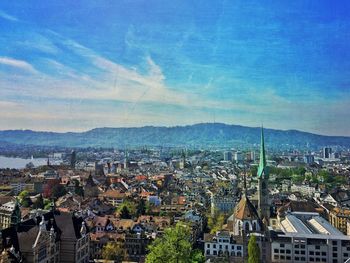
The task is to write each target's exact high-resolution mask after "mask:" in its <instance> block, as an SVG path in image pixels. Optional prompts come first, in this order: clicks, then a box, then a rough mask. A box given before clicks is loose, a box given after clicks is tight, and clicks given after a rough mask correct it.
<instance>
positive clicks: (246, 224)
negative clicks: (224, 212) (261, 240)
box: [244, 222, 249, 231]
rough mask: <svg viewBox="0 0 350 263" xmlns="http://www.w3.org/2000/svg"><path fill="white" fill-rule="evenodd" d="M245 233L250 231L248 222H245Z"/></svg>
mask: <svg viewBox="0 0 350 263" xmlns="http://www.w3.org/2000/svg"><path fill="white" fill-rule="evenodd" d="M244 230H245V231H249V223H248V222H245V228H244Z"/></svg>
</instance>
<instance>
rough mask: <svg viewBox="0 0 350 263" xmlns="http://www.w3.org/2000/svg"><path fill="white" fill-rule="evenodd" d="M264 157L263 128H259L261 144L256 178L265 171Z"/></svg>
mask: <svg viewBox="0 0 350 263" xmlns="http://www.w3.org/2000/svg"><path fill="white" fill-rule="evenodd" d="M265 167H266V155H265V142H264V128H263V127H261V142H260V162H259V168H258V177H261V176H262V175H263V173H264V172H265V173H266V171H264V170H265Z"/></svg>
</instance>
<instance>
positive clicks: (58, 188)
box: [51, 184, 67, 198]
mask: <svg viewBox="0 0 350 263" xmlns="http://www.w3.org/2000/svg"><path fill="white" fill-rule="evenodd" d="M66 193H67V190H66V188H65V187H64V186H63V185H61V184H56V185H55V186H54V187H53V188H52V193H51V197H52V198H59V197H61V196H64V195H65V194H66Z"/></svg>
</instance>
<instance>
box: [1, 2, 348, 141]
mask: <svg viewBox="0 0 350 263" xmlns="http://www.w3.org/2000/svg"><path fill="white" fill-rule="evenodd" d="M192 2H197V3H191V1H166V4H165V1H161V0H159V1H149V0H148V1H138V0H125V1H122V0H120V1H111V0H110V1H107V0H100V1H93V0H84V1H82V0H81V1H77V0H76V1H71V0H61V1H52V0H51V1H39V0H37V1H35V0H33V1H1V2H0V33H1V34H0V46H1V49H0V127H1V129H33V130H50V131H81V130H87V129H90V128H95V127H106V126H108V127H123V126H143V125H166V126H173V125H184V124H193V123H198V122H213V121H216V122H225V123H234V124H241V125H248V126H259V125H261V123H264V126H266V127H271V128H278V129H299V130H304V131H310V132H316V133H320V134H330V135H350V122H349V121H348V119H349V117H350V116H349V115H350V113H349V112H350V106H349V105H350V85H349V84H350V48H349V47H350V15H349V14H350V2H349V1H345V0H344V1H331V0H329V1H316V0H315V1H305V0H300V1H261V0H259V1H243V0H242V1H236V0H234V1H192Z"/></svg>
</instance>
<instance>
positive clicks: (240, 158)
mask: <svg viewBox="0 0 350 263" xmlns="http://www.w3.org/2000/svg"><path fill="white" fill-rule="evenodd" d="M235 161H236V162H238V163H239V162H243V161H244V157H243V153H242V152H235Z"/></svg>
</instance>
